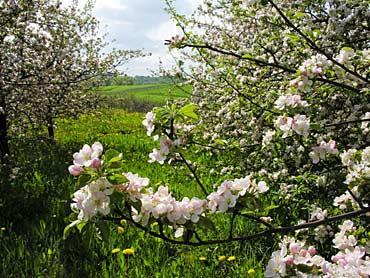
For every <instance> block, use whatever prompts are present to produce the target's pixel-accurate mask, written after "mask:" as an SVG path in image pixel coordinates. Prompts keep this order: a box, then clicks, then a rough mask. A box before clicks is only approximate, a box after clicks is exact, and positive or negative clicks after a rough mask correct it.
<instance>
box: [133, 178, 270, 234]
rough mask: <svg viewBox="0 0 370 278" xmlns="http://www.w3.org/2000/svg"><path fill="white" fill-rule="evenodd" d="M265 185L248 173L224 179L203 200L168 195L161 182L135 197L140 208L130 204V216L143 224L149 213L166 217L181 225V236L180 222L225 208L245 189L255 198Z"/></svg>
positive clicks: (174, 223) (235, 201)
mask: <svg viewBox="0 0 370 278" xmlns="http://www.w3.org/2000/svg"><path fill="white" fill-rule="evenodd" d="M131 176H132V175H131ZM132 177H134V176H132ZM134 178H136V179H137V178H138V177H137V176H135V177H134ZM130 183H135V184H138V183H140V182H133V181H132V180H131V181H130ZM141 184H142V183H141ZM268 189H269V188H268V186H267V185H266V183H265V182H264V181H260V182H258V183H257V182H256V180H254V179H251V176H246V177H245V178H242V179H235V180H233V181H224V182H223V183H222V184H221V185H220V186H219V187H218V188H217V191H216V192H213V193H211V194H209V195H208V196H207V198H206V199H205V200H202V199H198V198H196V197H194V198H192V199H189V198H187V197H185V198H183V199H182V201H177V200H176V199H175V198H174V197H172V196H171V193H170V192H169V191H168V187H167V186H160V187H159V188H158V190H157V191H156V192H154V193H153V191H152V190H151V189H148V190H146V191H145V190H144V191H143V193H142V194H141V195H140V197H139V198H138V199H139V200H140V202H141V208H140V211H137V210H136V208H134V207H132V214H133V219H134V221H136V222H141V223H142V224H143V225H147V224H148V222H149V219H150V217H151V216H153V217H154V218H155V219H159V218H162V219H165V220H166V221H168V222H169V223H170V224H171V225H173V226H174V227H175V228H177V229H180V230H176V236H180V235H181V233H180V232H181V231H183V229H182V225H184V224H186V223H187V222H192V223H197V222H198V221H199V219H200V216H201V215H203V213H206V212H207V211H209V212H210V213H216V212H221V213H222V212H226V211H227V210H228V209H229V208H233V207H234V206H235V205H236V203H237V201H238V198H240V197H242V196H245V195H246V194H247V193H248V194H251V195H253V196H254V197H256V198H258V195H259V194H260V193H265V192H267V191H268ZM136 192H137V191H135V193H136ZM136 196H139V195H136Z"/></svg>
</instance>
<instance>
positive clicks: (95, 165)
mask: <svg viewBox="0 0 370 278" xmlns="http://www.w3.org/2000/svg"><path fill="white" fill-rule="evenodd" d="M101 165H102V163H101V160H100V159H99V158H94V159H93V160H92V161H91V167H93V168H95V169H98V168H100V167H101Z"/></svg>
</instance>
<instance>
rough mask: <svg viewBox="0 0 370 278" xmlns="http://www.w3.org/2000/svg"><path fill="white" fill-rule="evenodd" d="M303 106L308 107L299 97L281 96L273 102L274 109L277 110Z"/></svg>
mask: <svg viewBox="0 0 370 278" xmlns="http://www.w3.org/2000/svg"><path fill="white" fill-rule="evenodd" d="M305 106H308V103H307V101H304V100H302V98H301V96H300V95H282V96H279V98H278V99H277V100H276V101H275V107H276V108H277V109H279V110H283V109H285V108H289V107H291V108H296V107H305Z"/></svg>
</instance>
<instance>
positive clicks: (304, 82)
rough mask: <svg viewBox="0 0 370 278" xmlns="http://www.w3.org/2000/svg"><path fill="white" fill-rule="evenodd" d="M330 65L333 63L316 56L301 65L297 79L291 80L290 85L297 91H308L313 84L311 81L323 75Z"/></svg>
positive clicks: (321, 56) (322, 56)
mask: <svg viewBox="0 0 370 278" xmlns="http://www.w3.org/2000/svg"><path fill="white" fill-rule="evenodd" d="M332 65H333V63H332V62H331V61H330V60H328V58H327V57H325V56H324V55H322V54H316V55H314V56H312V57H311V58H310V59H308V60H306V61H304V62H303V63H302V65H301V66H300V67H299V70H298V73H299V77H298V78H297V79H294V80H292V81H291V82H290V85H291V86H292V87H296V88H297V89H298V90H299V91H309V90H311V86H312V84H313V82H312V80H311V79H312V78H314V77H316V76H319V75H321V74H323V73H324V72H325V70H327V69H328V68H330V67H331V66H332Z"/></svg>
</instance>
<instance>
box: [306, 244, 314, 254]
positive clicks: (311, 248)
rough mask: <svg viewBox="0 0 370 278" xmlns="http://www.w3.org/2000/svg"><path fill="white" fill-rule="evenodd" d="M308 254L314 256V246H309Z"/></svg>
mask: <svg viewBox="0 0 370 278" xmlns="http://www.w3.org/2000/svg"><path fill="white" fill-rule="evenodd" d="M307 251H308V253H309V254H310V255H311V256H314V255H315V254H316V249H315V246H312V245H311V246H310V247H308V250H307Z"/></svg>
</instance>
